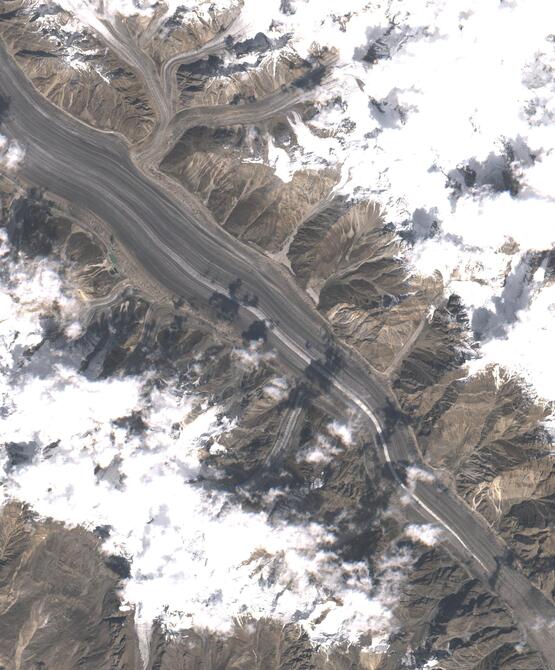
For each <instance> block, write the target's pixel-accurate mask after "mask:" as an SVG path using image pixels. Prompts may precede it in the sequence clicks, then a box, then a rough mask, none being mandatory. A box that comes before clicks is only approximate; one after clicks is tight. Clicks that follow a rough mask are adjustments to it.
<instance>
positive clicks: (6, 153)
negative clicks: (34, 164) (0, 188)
mask: <svg viewBox="0 0 555 670" xmlns="http://www.w3.org/2000/svg"><path fill="white" fill-rule="evenodd" d="M24 156H25V150H24V148H23V146H22V145H21V144H20V143H19V142H17V141H15V140H13V141H9V140H8V138H7V137H5V136H4V135H0V167H4V168H6V169H7V170H15V169H16V168H17V167H18V166H19V164H20V163H21V161H22V160H23V157H24Z"/></svg>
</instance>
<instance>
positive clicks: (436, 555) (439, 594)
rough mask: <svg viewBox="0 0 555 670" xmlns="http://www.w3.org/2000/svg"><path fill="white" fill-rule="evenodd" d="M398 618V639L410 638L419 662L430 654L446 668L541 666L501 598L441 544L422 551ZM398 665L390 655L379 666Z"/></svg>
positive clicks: (406, 641)
mask: <svg viewBox="0 0 555 670" xmlns="http://www.w3.org/2000/svg"><path fill="white" fill-rule="evenodd" d="M399 617H400V618H401V619H402V624H401V630H400V632H399V636H398V640H399V642H400V641H401V640H404V641H405V644H406V643H408V647H409V649H411V652H410V654H411V656H412V660H413V662H414V664H415V666H416V667H419V664H420V663H422V662H423V661H424V659H429V658H430V654H431V655H432V656H433V657H434V658H435V659H436V660H437V661H438V663H437V664H436V666H435V667H438V668H442V670H454V669H455V668H515V669H516V668H518V669H519V670H524V669H527V670H533V669H534V670H536V669H538V670H539V668H541V667H542V662H541V659H539V658H538V656H537V655H536V654H535V653H534V652H532V651H531V650H530V649H529V648H528V647H527V646H526V645H525V644H524V643H523V642H522V640H521V636H520V633H519V631H518V630H517V628H516V626H515V624H514V621H513V620H512V617H511V616H510V614H509V613H508V612H507V611H506V610H505V609H504V607H503V606H502V604H501V603H500V602H499V600H497V598H496V597H495V596H494V595H492V594H491V593H488V592H487V590H486V589H484V587H483V586H482V585H481V584H479V583H478V582H477V581H476V580H474V579H471V578H469V577H468V576H467V575H466V574H465V573H464V571H463V570H462V569H461V568H460V567H457V566H455V565H454V564H453V563H452V562H451V560H450V559H449V557H447V556H446V554H444V552H443V551H442V550H441V549H433V550H429V551H425V552H423V553H422V554H421V556H420V557H419V559H418V560H417V561H416V563H415V564H414V566H413V569H412V571H411V576H410V579H409V583H408V584H407V586H406V588H405V589H404V592H403V597H402V602H401V603H400V606H399ZM394 664H395V659H394V658H392V659H389V660H388V661H386V663H385V664H384V665H383V666H380V667H384V668H393V667H398V666H395V665H394Z"/></svg>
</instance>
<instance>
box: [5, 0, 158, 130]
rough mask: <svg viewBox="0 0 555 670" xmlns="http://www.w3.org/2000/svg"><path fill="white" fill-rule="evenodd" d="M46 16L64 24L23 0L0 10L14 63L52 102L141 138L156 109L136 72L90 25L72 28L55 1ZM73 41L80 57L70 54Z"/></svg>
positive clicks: (85, 118) (94, 122)
mask: <svg viewBox="0 0 555 670" xmlns="http://www.w3.org/2000/svg"><path fill="white" fill-rule="evenodd" d="M49 16H51V17H54V20H55V22H56V23H55V25H59V26H62V28H60V29H59V30H57V32H55V33H54V34H52V33H51V32H49V31H48V30H47V29H44V28H42V26H41V22H40V20H38V19H39V16H38V14H37V13H36V12H34V11H33V8H32V7H30V6H29V5H28V3H27V2H25V0H16V2H13V3H11V5H10V7H9V11H5V12H4V11H3V13H1V14H0V35H1V37H2V39H3V40H4V42H5V44H6V46H7V47H8V48H9V49H10V52H11V53H12V55H13V56H14V58H15V60H16V61H17V64H18V65H19V66H20V67H21V68H22V70H23V71H24V72H25V73H26V74H27V76H28V77H29V79H30V80H31V81H32V82H33V84H34V85H35V86H36V88H37V89H38V90H39V91H40V92H41V93H42V94H43V95H45V96H46V97H47V98H48V99H49V100H50V101H51V102H53V103H54V104H55V105H58V106H59V107H60V108H61V109H63V110H65V111H67V112H69V113H70V114H72V115H73V116H75V117H77V118H79V119H81V120H82V121H84V122H85V123H89V124H91V125H93V126H95V127H97V128H101V129H103V130H113V131H117V132H119V133H121V134H122V135H124V136H125V137H127V138H129V140H131V141H132V142H134V141H138V140H140V139H142V138H144V137H145V136H146V135H147V134H148V132H149V130H150V129H151V128H152V125H153V122H154V112H153V108H152V105H151V103H150V102H149V100H148V96H147V94H146V91H145V88H144V84H143V83H142V82H141V79H140V77H139V75H138V74H137V72H135V71H134V70H133V68H132V67H130V66H129V64H127V63H126V62H124V61H123V60H122V58H121V57H120V56H119V55H118V54H117V53H116V52H114V50H113V49H112V48H111V47H110V45H109V44H108V43H105V42H102V41H101V40H100V38H99V36H98V35H95V34H94V33H93V32H92V31H90V30H87V31H85V32H83V33H75V32H72V28H71V17H70V16H69V15H68V14H66V13H65V12H63V10H61V9H60V8H59V7H54V8H53V9H52V13H51V14H50V15H49ZM64 25H65V26H66V29H65V30H64V29H63V26H64ZM76 46H78V47H79V52H80V53H85V54H86V55H85V59H84V60H83V58H81V57H79V58H77V60H75V61H73V60H72V57H71V53H72V49H75V47H76Z"/></svg>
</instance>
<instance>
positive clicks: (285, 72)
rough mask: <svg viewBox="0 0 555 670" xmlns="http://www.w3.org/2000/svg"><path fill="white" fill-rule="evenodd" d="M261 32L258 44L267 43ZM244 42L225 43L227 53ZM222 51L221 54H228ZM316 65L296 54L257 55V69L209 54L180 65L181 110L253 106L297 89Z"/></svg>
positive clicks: (235, 50) (178, 83) (231, 41)
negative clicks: (204, 107)
mask: <svg viewBox="0 0 555 670" xmlns="http://www.w3.org/2000/svg"><path fill="white" fill-rule="evenodd" d="M264 40H266V38H265V36H263V34H262V33H260V39H259V42H261V43H262V44H266V43H267V44H268V45H269V43H268V42H267V40H266V41H264ZM241 44H242V43H234V42H233V40H231V39H230V40H228V41H227V42H226V51H228V52H231V54H233V52H235V53H237V51H238V49H240V48H241ZM226 51H223V50H222V51H220V54H221V55H227V54H226ZM312 68H313V66H312V65H311V64H310V63H309V62H308V61H305V60H303V59H301V58H299V57H298V56H297V55H296V54H294V53H292V52H291V53H287V52H285V53H280V54H279V56H276V55H275V54H273V53H270V54H268V55H264V54H263V53H261V54H260V55H259V56H258V59H257V63H256V65H255V66H249V65H246V64H244V63H242V62H238V63H233V62H232V63H230V64H228V65H226V64H225V62H224V60H223V58H221V57H220V55H214V54H212V55H210V56H209V57H208V58H202V59H199V60H196V61H193V62H191V63H184V64H182V65H180V67H179V69H178V71H177V86H178V90H179V101H180V106H181V108H188V107H197V106H210V105H225V104H234V105H237V104H240V103H251V102H255V101H256V100H259V99H261V98H264V97H265V96H268V95H270V94H272V93H275V92H279V91H280V89H282V88H285V87H287V86H290V85H292V86H295V85H298V84H299V83H300V82H302V78H303V77H304V76H306V75H307V73H309V72H311V70H312Z"/></svg>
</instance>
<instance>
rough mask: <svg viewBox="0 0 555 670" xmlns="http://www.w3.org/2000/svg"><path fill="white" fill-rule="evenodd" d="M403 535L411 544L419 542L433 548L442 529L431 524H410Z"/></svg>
mask: <svg viewBox="0 0 555 670" xmlns="http://www.w3.org/2000/svg"><path fill="white" fill-rule="evenodd" d="M405 535H406V536H407V537H408V538H410V539H411V540H412V541H413V542H421V543H422V544H425V545H426V546H428V547H433V546H434V545H435V544H437V543H438V542H439V541H440V540H441V536H442V529H441V528H440V527H439V526H434V525H433V524H431V523H422V524H418V523H411V524H409V525H408V526H407V527H406V528H405Z"/></svg>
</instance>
